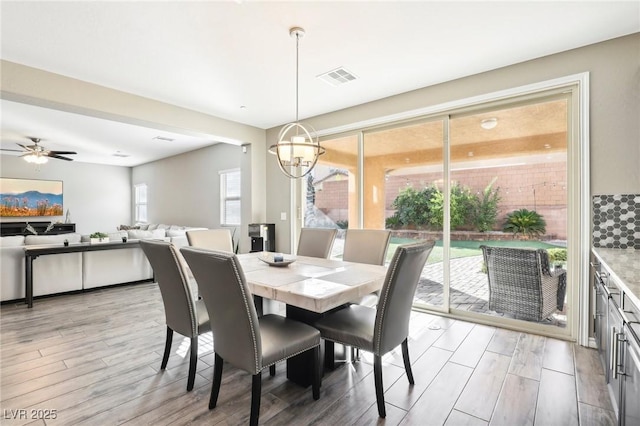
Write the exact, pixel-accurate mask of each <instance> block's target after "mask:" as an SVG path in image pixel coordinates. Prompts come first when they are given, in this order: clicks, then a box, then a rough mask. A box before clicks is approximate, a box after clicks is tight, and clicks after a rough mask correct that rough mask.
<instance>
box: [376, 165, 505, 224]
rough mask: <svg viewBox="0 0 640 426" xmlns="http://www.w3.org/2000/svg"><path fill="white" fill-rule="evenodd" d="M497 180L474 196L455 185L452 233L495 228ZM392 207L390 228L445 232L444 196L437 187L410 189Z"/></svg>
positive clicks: (402, 193)
mask: <svg viewBox="0 0 640 426" xmlns="http://www.w3.org/2000/svg"><path fill="white" fill-rule="evenodd" d="M495 180H496V179H495V178H494V179H493V180H492V181H491V183H489V185H487V187H486V188H485V189H484V191H483V193H482V194H481V195H480V196H479V195H475V194H472V193H471V191H470V190H469V188H468V187H466V186H462V185H459V184H458V183H454V184H453V185H451V188H450V190H451V196H450V197H449V199H450V208H449V209H450V210H449V211H450V218H451V220H450V225H451V229H452V230H455V229H477V230H478V231H481V232H484V231H488V230H490V229H492V228H493V226H494V225H495V223H496V219H497V217H498V203H499V202H500V196H499V194H498V188H495V189H494V188H493V184H494V183H495ZM392 207H393V208H395V209H396V212H395V214H394V215H393V216H391V217H388V218H387V219H386V227H387V228H389V229H397V228H403V227H410V226H411V227H415V228H425V227H426V228H430V229H434V230H441V229H442V227H443V224H444V192H443V191H442V190H441V189H440V188H438V186H436V185H435V184H432V185H430V186H427V187H424V188H423V189H421V190H416V189H415V188H413V187H410V186H409V187H406V188H404V189H402V190H401V191H400V193H399V194H398V196H397V197H396V199H395V200H393V204H392Z"/></svg>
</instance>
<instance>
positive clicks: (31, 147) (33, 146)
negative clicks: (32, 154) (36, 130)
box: [16, 143, 35, 151]
mask: <svg viewBox="0 0 640 426" xmlns="http://www.w3.org/2000/svg"><path fill="white" fill-rule="evenodd" d="M16 145H18V146H20V147H22V149H24V150H26V151H33V148H35V145H31V146H25V145H22V144H21V143H17V144H16Z"/></svg>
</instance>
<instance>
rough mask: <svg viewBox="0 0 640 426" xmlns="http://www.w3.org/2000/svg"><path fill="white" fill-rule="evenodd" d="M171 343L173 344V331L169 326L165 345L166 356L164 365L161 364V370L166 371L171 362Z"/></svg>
mask: <svg viewBox="0 0 640 426" xmlns="http://www.w3.org/2000/svg"><path fill="white" fill-rule="evenodd" d="M171 342H173V330H172V329H171V328H169V326H167V339H166V340H165V343H164V355H163V356H162V364H160V369H161V370H164V369H165V368H167V361H169V354H170V353H171Z"/></svg>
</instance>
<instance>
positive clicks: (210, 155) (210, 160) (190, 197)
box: [131, 144, 251, 248]
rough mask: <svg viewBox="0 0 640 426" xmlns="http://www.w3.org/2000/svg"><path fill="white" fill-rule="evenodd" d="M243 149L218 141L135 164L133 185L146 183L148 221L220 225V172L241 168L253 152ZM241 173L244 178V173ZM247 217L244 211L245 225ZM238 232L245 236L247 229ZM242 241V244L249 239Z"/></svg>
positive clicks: (247, 198) (245, 198)
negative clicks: (170, 155)
mask: <svg viewBox="0 0 640 426" xmlns="http://www.w3.org/2000/svg"><path fill="white" fill-rule="evenodd" d="M242 151H243V150H242V147H239V146H235V145H229V144H217V145H213V146H210V147H206V148H202V149H199V150H196V151H191V152H187V153H185V154H181V155H176V156H174V157H169V158H165V159H162V160H158V161H154V162H151V163H147V164H143V165H141V166H137V167H134V168H133V171H132V174H131V185H132V186H133V185H136V184H139V183H146V184H147V191H148V193H147V195H148V197H149V198H148V212H149V217H148V220H149V222H151V223H165V224H169V225H171V224H175V225H186V226H198V227H205V228H219V227H220V176H219V174H218V172H219V171H221V170H228V169H234V168H241V163H242V162H243V156H249V155H250V153H248V152H247V153H243V152H242ZM244 168H246V166H245V167H244ZM242 177H243V178H245V174H244V173H243V175H242ZM249 177H250V175H249ZM244 180H245V179H243V181H244ZM243 187H244V185H243ZM248 188H249V190H250V188H251V186H248ZM243 195H245V194H243ZM248 200H249V197H248V196H246V197H245V196H243V200H242V202H243V207H245V206H244V204H245V202H248ZM244 211H245V209H244V208H243V212H244ZM244 218H245V216H244V214H243V225H245V227H246V223H244ZM237 232H241V230H239V231H237ZM237 235H238V236H240V235H242V236H243V237H244V236H245V235H246V232H242V234H237ZM244 239H245V240H248V237H246V238H244ZM242 243H243V245H242V246H241V248H242V247H243V246H244V245H245V244H246V241H243V242H242Z"/></svg>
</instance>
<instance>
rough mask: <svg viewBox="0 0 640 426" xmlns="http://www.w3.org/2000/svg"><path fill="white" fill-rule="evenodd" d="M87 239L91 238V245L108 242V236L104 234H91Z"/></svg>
mask: <svg viewBox="0 0 640 426" xmlns="http://www.w3.org/2000/svg"><path fill="white" fill-rule="evenodd" d="M89 238H91V244H95V243H108V242H109V236H108V235H107V234H105V233H104V232H94V233H93V234H91V235H89Z"/></svg>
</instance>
